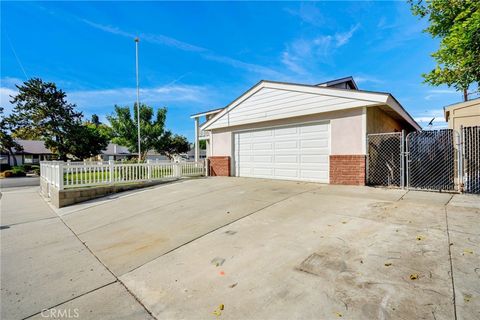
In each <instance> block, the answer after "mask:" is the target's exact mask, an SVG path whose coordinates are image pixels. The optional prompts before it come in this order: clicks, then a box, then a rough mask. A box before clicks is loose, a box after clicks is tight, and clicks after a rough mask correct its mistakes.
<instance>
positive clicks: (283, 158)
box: [275, 154, 298, 164]
mask: <svg viewBox="0 0 480 320" xmlns="http://www.w3.org/2000/svg"><path fill="white" fill-rule="evenodd" d="M275 163H295V164H296V163H298V156H296V155H291V154H288V155H278V154H276V155H275Z"/></svg>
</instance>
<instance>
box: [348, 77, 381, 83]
mask: <svg viewBox="0 0 480 320" xmlns="http://www.w3.org/2000/svg"><path fill="white" fill-rule="evenodd" d="M353 79H354V80H355V82H356V83H357V84H361V83H375V84H381V83H385V81H383V80H380V79H378V78H376V77H372V76H363V75H358V76H353Z"/></svg>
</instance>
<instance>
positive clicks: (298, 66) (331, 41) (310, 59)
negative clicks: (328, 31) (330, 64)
mask: <svg viewBox="0 0 480 320" xmlns="http://www.w3.org/2000/svg"><path fill="white" fill-rule="evenodd" d="M359 27H360V25H359V24H357V25H355V26H352V27H351V28H350V30H348V31H346V32H336V33H334V34H332V35H320V36H318V37H315V38H313V39H304V38H300V39H296V40H294V41H292V42H291V43H289V44H287V45H286V49H285V50H284V51H283V52H282V55H281V61H282V63H283V64H284V65H285V66H286V67H287V68H288V69H289V70H290V71H292V72H295V73H299V74H304V73H306V70H308V69H310V68H308V65H309V64H318V63H319V62H320V63H325V62H327V61H328V60H329V58H330V57H331V55H332V54H333V53H334V52H335V51H336V50H337V49H338V48H340V47H343V46H345V45H346V44H348V42H349V41H350V40H351V38H352V36H353V34H354V33H355V32H356V31H357V30H358V28H359Z"/></svg>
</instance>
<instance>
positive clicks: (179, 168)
mask: <svg viewBox="0 0 480 320" xmlns="http://www.w3.org/2000/svg"><path fill="white" fill-rule="evenodd" d="M175 170H176V172H175V177H177V178H180V177H181V176H182V163H181V162H176V163H175Z"/></svg>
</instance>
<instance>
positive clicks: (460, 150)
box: [457, 125, 465, 192]
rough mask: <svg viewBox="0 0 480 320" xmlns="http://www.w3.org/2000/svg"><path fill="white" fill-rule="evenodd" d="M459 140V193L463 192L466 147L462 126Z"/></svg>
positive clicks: (458, 136)
mask: <svg viewBox="0 0 480 320" xmlns="http://www.w3.org/2000/svg"><path fill="white" fill-rule="evenodd" d="M457 138H458V151H457V152H458V191H460V192H463V186H464V181H463V173H464V172H463V152H464V150H463V146H464V143H465V142H464V140H463V139H464V134H463V125H461V126H460V133H459V134H458V135H457Z"/></svg>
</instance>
